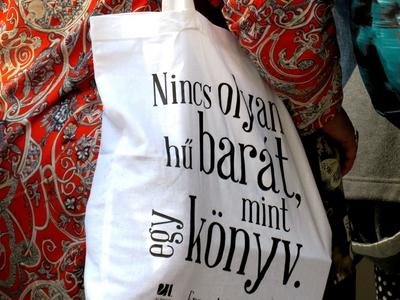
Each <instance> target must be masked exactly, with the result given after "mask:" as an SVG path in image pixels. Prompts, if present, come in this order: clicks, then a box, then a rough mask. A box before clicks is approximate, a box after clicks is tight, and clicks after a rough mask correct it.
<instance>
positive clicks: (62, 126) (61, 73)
mask: <svg viewBox="0 0 400 300" xmlns="http://www.w3.org/2000/svg"><path fill="white" fill-rule="evenodd" d="M279 1H280V0H279ZM279 1H271V0H268V1H258V2H257V1H240V0H238V1H237V2H234V1H227V2H226V3H225V6H224V12H225V17H226V18H227V19H228V23H229V26H230V29H231V30H232V31H233V32H235V34H237V35H238V36H239V40H240V43H241V44H242V45H243V46H244V47H245V48H246V49H248V52H249V55H250V56H251V58H252V59H253V60H254V62H256V65H257V66H258V67H259V71H260V73H261V74H262V75H263V76H264V77H265V78H266V80H267V81H268V82H269V83H270V84H272V86H273V87H274V88H275V90H276V91H277V92H278V93H279V95H280V96H281V97H282V98H283V99H284V100H285V101H286V103H287V105H288V107H289V108H290V110H291V112H292V115H293V118H294V119H295V121H296V125H297V126H298V128H300V129H301V130H303V131H305V132H308V131H312V130H313V129H315V128H319V127H321V126H322V125H323V124H324V122H326V121H327V120H329V119H330V118H332V116H333V115H334V113H335V111H336V109H337V107H338V106H339V105H340V101H341V88H340V72H339V69H338V68H337V62H336V45H335V43H334V42H333V41H332V39H331V37H332V36H333V35H334V27H333V25H332V23H331V17H330V14H329V5H327V4H324V3H322V2H317V1H310V0H305V1H299V0H295V1H284V2H279ZM158 2H159V1H156V0H133V1H127V0H97V1H94V0H66V1H55V0H0V299H7V300H10V299H60V300H61V299H75V300H78V299H84V292H83V268H84V257H85V235H84V216H85V209H86V202H87V199H88V197H89V193H90V187H91V181H92V177H93V173H94V170H95V166H96V158H97V155H98V149H99V143H100V124H101V112H102V106H101V101H100V99H99V96H98V93H97V90H96V87H95V83H94V78H93V63H92V56H91V51H90V38H89V35H88V30H89V24H88V19H89V17H90V15H92V14H109V13H120V12H129V11H147V10H159V3H158ZM213 2H215V3H217V1H213Z"/></svg>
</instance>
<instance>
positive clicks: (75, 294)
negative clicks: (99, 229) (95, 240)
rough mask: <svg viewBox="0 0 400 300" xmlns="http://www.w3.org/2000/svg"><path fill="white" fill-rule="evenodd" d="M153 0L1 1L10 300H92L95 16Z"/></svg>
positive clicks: (1, 124)
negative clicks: (89, 241) (88, 265)
mask: <svg viewBox="0 0 400 300" xmlns="http://www.w3.org/2000/svg"><path fill="white" fill-rule="evenodd" d="M157 9H158V5H157V4H156V2H155V1H149V0H135V1H125V0H99V1H92V0H67V1H53V0H29V1H25V0H20V1H14V0H1V1H0V92H1V94H0V95H1V98H0V299H4V300H5V299H59V300H61V299H84V292H83V268H84V258H85V234H84V216H85V209H86V202H87V199H88V197H89V192H90V186H91V180H92V177H93V172H94V169H95V165H96V158H97V154H98V148H99V142H100V131H99V129H100V122H101V111H102V108H101V102H100V99H99V97H98V94H97V91H96V88H95V84H94V80H93V63H92V54H91V49H90V38H89V35H88V30H89V24H88V19H89V17H90V15H92V14H109V13H119V12H129V11H133V10H135V11H141V10H157Z"/></svg>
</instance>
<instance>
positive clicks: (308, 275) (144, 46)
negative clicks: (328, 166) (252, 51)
mask: <svg viewBox="0 0 400 300" xmlns="http://www.w3.org/2000/svg"><path fill="white" fill-rule="evenodd" d="M188 3H189V2H188ZM189 6H190V3H189ZM90 33H91V39H92V43H93V44H92V46H93V56H94V67H95V79H96V84H97V86H98V90H99V93H100V96H101V98H102V101H103V104H104V114H103V121H102V122H103V123H102V142H101V146H100V154H99V158H98V162H97V168H96V172H95V176H94V179H93V186H92V191H91V195H90V199H89V201H88V206H87V212H86V220H85V225H86V231H87V254H86V265H85V275H84V279H85V293H86V297H87V299H89V300H91V299H93V300H101V299H140V300H143V299H293V300H296V299H307V300H312V299H321V298H322V295H323V291H324V286H325V283H326V278H327V274H328V271H329V267H330V250H331V247H330V239H331V232H330V228H329V225H328V222H327V219H326V216H325V212H324V209H323V206H322V203H321V199H320V198H319V195H318V191H317V188H316V185H315V182H314V179H313V177H312V174H311V171H310V168H309V165H308V163H307V159H306V156H305V153H304V150H303V148H302V145H301V142H300V139H299V137H298V135H297V132H296V129H295V127H294V126H293V123H292V121H291V119H290V116H289V115H288V113H287V111H286V109H285V107H284V106H283V104H282V103H281V102H280V101H279V100H277V99H276V97H275V95H274V94H273V92H271V90H270V89H269V88H268V87H267V86H266V85H265V84H264V82H263V81H262V79H260V77H259V76H258V73H257V70H256V69H255V68H254V66H253V65H252V64H251V62H250V61H249V60H248V59H247V57H246V56H245V54H244V53H243V52H242V50H241V49H240V48H239V47H238V45H237V42H236V40H235V38H234V37H233V36H231V34H230V33H229V32H228V31H226V30H224V29H221V28H219V27H216V26H214V25H212V24H211V23H209V22H208V20H207V19H205V18H204V17H203V16H202V15H200V14H199V13H198V12H196V11H195V10H194V9H193V8H190V7H189V8H188V7H184V8H182V9H179V10H177V9H171V10H168V11H163V12H151V13H130V14H119V15H107V16H96V17H92V18H91V31H90Z"/></svg>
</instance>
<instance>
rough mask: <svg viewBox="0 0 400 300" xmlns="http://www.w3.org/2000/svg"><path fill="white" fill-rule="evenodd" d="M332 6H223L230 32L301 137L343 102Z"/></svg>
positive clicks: (304, 0)
mask: <svg viewBox="0 0 400 300" xmlns="http://www.w3.org/2000/svg"><path fill="white" fill-rule="evenodd" d="M332 2H333V1H329V0H327V1H317V0H226V1H225V5H224V8H223V12H224V16H225V18H226V19H227V21H228V26H229V29H230V30H231V31H232V32H234V33H235V34H236V35H237V37H238V39H239V42H240V44H241V45H242V46H243V48H244V49H246V50H247V52H248V54H249V56H250V58H251V59H252V60H253V62H254V63H255V64H256V66H257V67H258V70H259V73H260V74H261V75H262V76H263V78H264V79H265V80H266V81H267V82H268V83H269V84H270V85H271V86H272V87H273V88H274V90H275V91H276V92H277V94H278V95H279V96H280V98H281V99H283V101H285V104H286V106H287V107H288V109H289V111H290V113H291V115H292V118H293V120H294V122H295V124H296V127H297V128H298V129H299V130H300V131H301V132H302V133H307V132H309V131H312V130H314V129H316V128H321V127H322V126H323V125H324V124H325V123H326V122H327V121H329V120H330V119H332V118H333V116H334V115H335V114H336V112H337V110H338V109H339V108H340V106H341V102H342V98H343V94H342V86H341V72H340V67H339V60H338V53H339V52H338V48H337V44H336V33H335V25H334V23H333V17H332V13H331V9H332V4H333V3H332Z"/></svg>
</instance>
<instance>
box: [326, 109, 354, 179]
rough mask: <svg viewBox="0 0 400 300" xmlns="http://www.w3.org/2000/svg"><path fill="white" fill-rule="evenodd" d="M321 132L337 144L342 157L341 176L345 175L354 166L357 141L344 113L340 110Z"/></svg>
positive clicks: (351, 125)
mask: <svg viewBox="0 0 400 300" xmlns="http://www.w3.org/2000/svg"><path fill="white" fill-rule="evenodd" d="M322 131H323V132H325V133H326V134H327V135H328V136H330V137H331V138H332V139H333V140H334V141H336V142H337V143H338V146H339V148H340V153H341V155H342V175H343V176H344V175H346V174H347V173H348V172H349V171H350V170H351V168H352V166H353V164H354V160H355V158H356V154H357V139H358V137H357V133H356V131H355V130H354V127H353V124H352V123H351V121H350V119H349V117H348V116H347V113H346V111H345V110H344V109H343V108H342V109H340V110H339V111H338V112H337V113H336V115H335V117H334V118H333V119H332V120H330V121H328V122H327V123H325V124H324V126H323V127H322Z"/></svg>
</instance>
